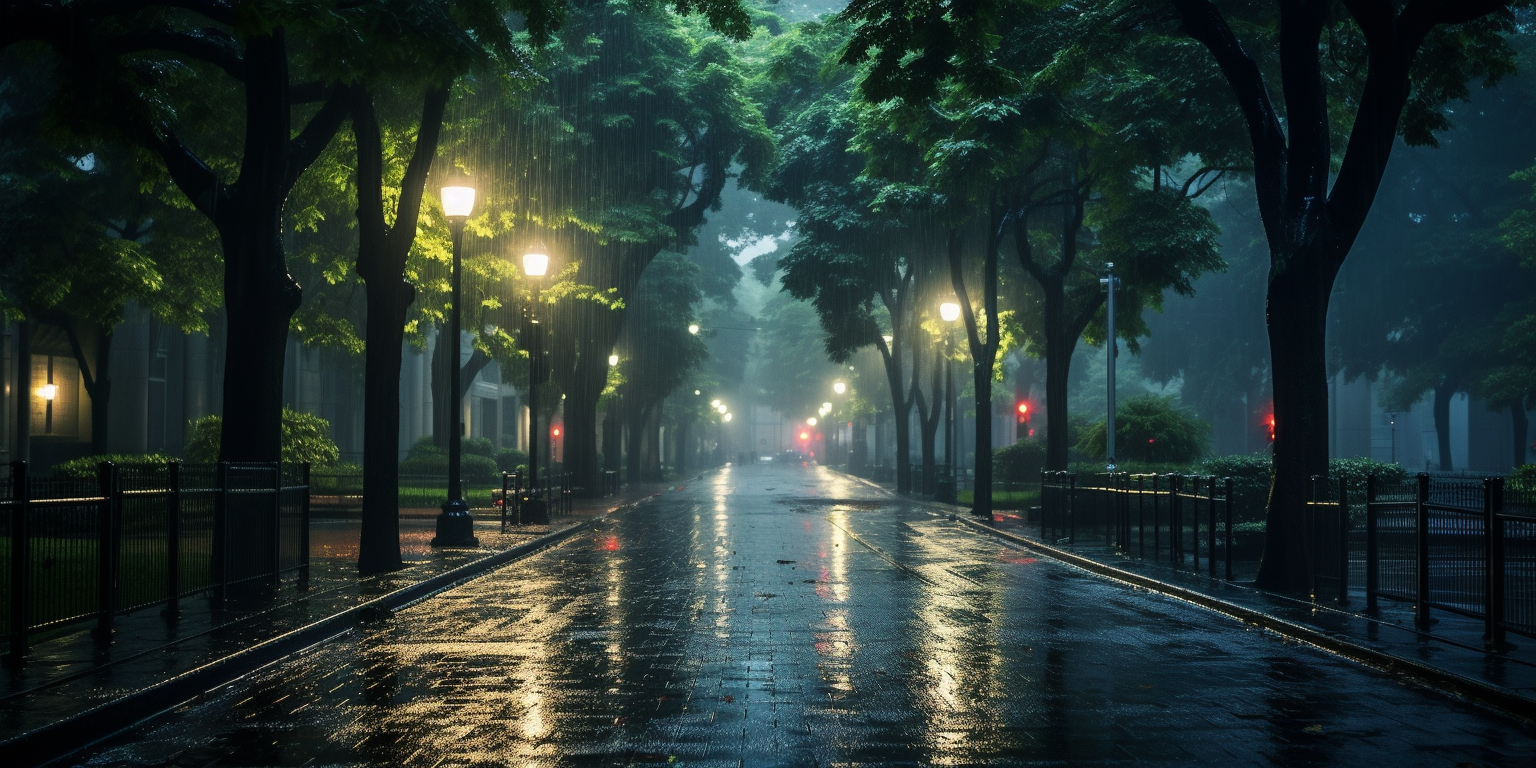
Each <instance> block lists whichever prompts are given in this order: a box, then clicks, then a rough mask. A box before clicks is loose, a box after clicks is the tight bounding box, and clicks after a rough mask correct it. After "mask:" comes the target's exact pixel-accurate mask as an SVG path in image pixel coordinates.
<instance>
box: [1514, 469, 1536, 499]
mask: <svg viewBox="0 0 1536 768" xmlns="http://www.w3.org/2000/svg"><path fill="white" fill-rule="evenodd" d="M1509 484H1510V485H1511V486H1512V487H1514V488H1517V489H1519V490H1522V491H1530V492H1532V493H1536V464H1521V465H1520V466H1518V467H1515V471H1514V472H1512V473H1510V475H1509Z"/></svg>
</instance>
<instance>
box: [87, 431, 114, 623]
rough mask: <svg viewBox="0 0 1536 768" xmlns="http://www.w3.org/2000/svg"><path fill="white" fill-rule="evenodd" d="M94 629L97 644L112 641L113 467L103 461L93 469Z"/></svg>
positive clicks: (111, 464)
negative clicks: (94, 544) (95, 501)
mask: <svg viewBox="0 0 1536 768" xmlns="http://www.w3.org/2000/svg"><path fill="white" fill-rule="evenodd" d="M96 487H97V492H98V493H99V494H100V500H99V501H98V502H97V504H96V628H95V629H94V630H92V632H91V634H92V635H94V636H95V638H96V641H97V642H98V643H107V642H110V641H111V640H112V614H114V613H116V612H117V610H116V609H117V605H116V603H117V562H116V560H117V558H116V557H114V555H115V554H117V525H116V518H117V517H118V516H117V515H115V514H113V513H114V512H115V511H116V507H117V504H118V502H119V499H118V492H117V466H116V465H114V464H113V463H112V462H110V461H103V462H102V463H101V464H100V465H98V466H97V468H96Z"/></svg>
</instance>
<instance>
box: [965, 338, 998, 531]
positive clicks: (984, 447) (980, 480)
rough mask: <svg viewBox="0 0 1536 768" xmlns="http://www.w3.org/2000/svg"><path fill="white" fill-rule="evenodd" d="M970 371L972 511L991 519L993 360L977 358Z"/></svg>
mask: <svg viewBox="0 0 1536 768" xmlns="http://www.w3.org/2000/svg"><path fill="white" fill-rule="evenodd" d="M994 332H995V331H994ZM972 374H973V376H974V377H975V380H976V462H975V465H976V478H975V479H976V482H975V484H974V485H973V491H972V493H971V499H972V501H971V512H972V514H975V515H977V516H980V517H986V518H991V517H992V361H991V360H985V361H982V360H978V361H976V364H975V366H974V367H973V369H972Z"/></svg>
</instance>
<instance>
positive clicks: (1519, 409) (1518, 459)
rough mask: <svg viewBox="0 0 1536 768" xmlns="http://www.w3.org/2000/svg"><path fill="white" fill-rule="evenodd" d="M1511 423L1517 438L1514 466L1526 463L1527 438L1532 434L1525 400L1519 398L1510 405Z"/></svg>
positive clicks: (1514, 435)
mask: <svg viewBox="0 0 1536 768" xmlns="http://www.w3.org/2000/svg"><path fill="white" fill-rule="evenodd" d="M1509 421H1510V426H1511V427H1513V437H1514V438H1515V443H1514V449H1515V452H1514V453H1513V454H1512V455H1513V456H1514V466H1516V467H1518V466H1520V465H1522V464H1524V463H1525V436H1526V435H1528V434H1530V430H1531V420H1530V417H1529V416H1527V415H1526V414H1525V398H1523V397H1517V398H1515V400H1514V402H1511V403H1510V404H1509Z"/></svg>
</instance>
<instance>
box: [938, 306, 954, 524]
mask: <svg viewBox="0 0 1536 768" xmlns="http://www.w3.org/2000/svg"><path fill="white" fill-rule="evenodd" d="M939 319H940V320H943V321H944V322H946V323H953V322H955V321H956V320H959V319H960V305H959V304H956V303H955V302H953V301H946V302H944V303H943V304H940V305H939ZM949 335H950V334H949V329H948V328H945V329H944V403H945V405H944V465H945V466H946V467H948V468H949V477H948V478H947V479H946V480H945V481H944V482H942V483H939V484H938V487H936V488H934V496H935V497H936V498H937V499H938V500H940V501H949V502H953V501H954V500H955V376H954V371H953V362H954V361H952V360H950V350H949V347H950V340H949Z"/></svg>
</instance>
